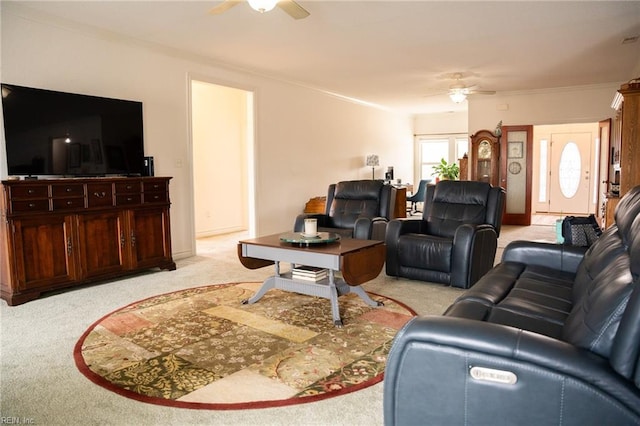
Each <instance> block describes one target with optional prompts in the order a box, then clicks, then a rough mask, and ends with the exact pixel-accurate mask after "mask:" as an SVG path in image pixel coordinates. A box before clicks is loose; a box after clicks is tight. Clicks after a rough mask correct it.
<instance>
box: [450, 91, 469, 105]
mask: <svg viewBox="0 0 640 426" xmlns="http://www.w3.org/2000/svg"><path fill="white" fill-rule="evenodd" d="M449 97H450V98H451V100H452V101H453V102H455V103H457V104H459V103H460V102H464V100H465V99H467V95H465V94H464V93H462V91H459V90H455V91H453V92H451V93H449Z"/></svg>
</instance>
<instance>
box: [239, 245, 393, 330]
mask: <svg viewBox="0 0 640 426" xmlns="http://www.w3.org/2000/svg"><path fill="white" fill-rule="evenodd" d="M321 234H322V233H321ZM295 236H296V235H295V234H294V233H290V232H287V233H280V234H274V235H268V236H265V237H259V238H254V239H248V240H242V241H239V242H238V258H239V259H240V262H241V263H242V264H243V265H244V266H245V267H246V268H249V269H258V268H263V267H265V266H269V265H275V274H274V275H273V276H271V277H269V278H267V279H266V280H265V281H264V283H263V284H262V287H260V289H259V290H258V291H257V292H256V294H254V295H253V296H252V297H251V298H249V299H246V300H244V301H243V303H249V304H251V303H255V302H257V301H258V300H260V298H261V297H262V296H264V294H265V293H266V292H267V291H269V290H271V289H272V288H277V289H280V290H287V291H293V292H297V293H301V294H306V295H310V296H318V297H324V298H327V299H329V300H330V301H331V312H332V316H333V322H334V324H335V325H336V326H337V327H341V326H342V319H341V318H340V311H339V309H338V297H339V296H342V295H344V294H348V293H355V294H357V295H358V296H359V297H360V298H361V299H362V300H364V301H365V303H367V304H368V305H369V306H381V305H382V302H376V301H375V300H373V299H371V298H370V297H369V295H368V294H367V293H366V292H365V291H364V290H363V289H362V287H360V285H361V284H364V283H365V282H367V281H370V280H372V279H374V278H375V277H377V276H378V275H379V274H380V272H381V271H382V267H383V266H384V262H385V254H386V247H385V245H384V243H383V242H382V241H373V240H354V239H346V238H343V239H338V240H337V241H336V240H334V241H333V242H327V243H324V244H323V243H321V242H319V241H314V242H311V243H305V241H304V240H302V242H299V243H296V242H290V241H295V240H297V239H296V238H295ZM327 240H331V238H328V239H327ZM288 241H289V242H288ZM280 262H288V263H290V264H291V265H306V266H313V267H319V268H324V269H327V270H328V276H327V278H326V279H323V280H321V281H318V282H312V281H306V280H300V279H294V278H293V277H292V276H291V271H286V272H283V271H281V269H280ZM336 272H340V273H341V275H342V278H339V277H337V276H336Z"/></svg>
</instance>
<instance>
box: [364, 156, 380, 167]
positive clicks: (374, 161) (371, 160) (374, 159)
mask: <svg viewBox="0 0 640 426" xmlns="http://www.w3.org/2000/svg"><path fill="white" fill-rule="evenodd" d="M365 165H367V166H369V167H376V166H379V165H380V159H379V158H378V156H377V155H376V154H369V155H367V159H366V161H365Z"/></svg>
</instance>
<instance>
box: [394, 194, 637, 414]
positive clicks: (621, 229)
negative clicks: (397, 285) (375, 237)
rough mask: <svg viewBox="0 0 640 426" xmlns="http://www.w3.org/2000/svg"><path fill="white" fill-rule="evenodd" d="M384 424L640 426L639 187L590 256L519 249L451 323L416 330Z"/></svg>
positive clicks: (425, 320)
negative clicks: (639, 425)
mask: <svg viewBox="0 0 640 426" xmlns="http://www.w3.org/2000/svg"><path fill="white" fill-rule="evenodd" d="M384 422H385V425H387V426H392V425H414V424H466V425H485V424H497V423H504V424H516V425H580V426H582V425H638V424H640V186H637V187H635V188H634V189H632V190H631V191H629V192H628V193H627V194H626V195H625V196H624V197H623V198H622V199H621V200H620V202H619V203H618V206H617V208H616V211H615V223H614V224H613V225H612V226H611V227H609V228H607V229H606V230H605V232H604V233H603V234H602V236H601V237H600V238H599V239H597V240H596V241H595V243H594V244H593V245H592V246H591V247H590V248H588V249H587V248H584V247H575V246H567V245H562V244H552V243H542V242H532V241H515V242H512V243H510V244H509V245H507V247H506V248H505V251H504V253H503V256H502V260H501V262H500V264H498V265H496V266H495V267H494V268H493V269H492V270H491V271H489V272H488V273H487V274H486V275H485V276H484V277H482V278H481V279H480V280H479V281H478V282H477V283H476V285H474V286H473V287H472V288H470V289H469V290H466V291H465V292H464V293H463V294H462V295H461V296H459V297H458V299H457V300H456V301H455V302H454V303H453V304H452V305H451V306H450V307H449V308H448V309H447V310H446V312H445V314H444V316H431V317H426V316H425V317H419V318H416V319H414V320H411V321H410V322H409V323H408V324H407V325H406V326H405V328H404V329H403V330H401V331H400V332H399V333H398V335H397V336H396V338H395V340H394V343H393V345H392V347H391V351H390V353H389V357H388V361H387V366H386V368H385V377H384Z"/></svg>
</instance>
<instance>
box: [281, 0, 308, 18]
mask: <svg viewBox="0 0 640 426" xmlns="http://www.w3.org/2000/svg"><path fill="white" fill-rule="evenodd" d="M277 6H278V7H279V8H280V9H282V10H284V11H285V12H286V13H287V14H289V16H291V17H292V18H293V19H304V18H306V17H307V16H309V12H307V11H306V10H305V8H303V7H302V6H300V5H299V4H298V3H296V2H295V1H293V0H280V1H279V2H278V4H277Z"/></svg>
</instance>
